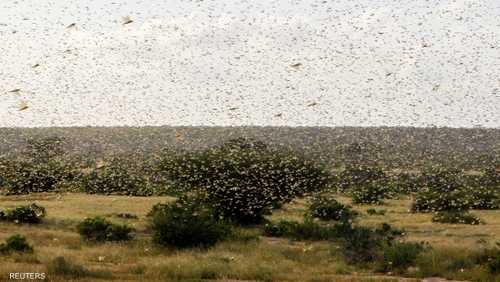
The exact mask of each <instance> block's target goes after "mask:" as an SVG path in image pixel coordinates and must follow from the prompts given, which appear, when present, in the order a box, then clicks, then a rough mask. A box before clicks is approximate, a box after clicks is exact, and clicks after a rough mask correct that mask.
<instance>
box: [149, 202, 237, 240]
mask: <svg viewBox="0 0 500 282" xmlns="http://www.w3.org/2000/svg"><path fill="white" fill-rule="evenodd" d="M153 210H154V211H152V216H153V220H152V221H153V222H152V229H153V241H154V243H156V244H159V245H163V246H173V247H178V248H190V247H211V246H213V245H215V244H216V243H217V242H219V241H221V240H224V239H226V238H227V237H228V236H230V235H231V232H232V229H231V226H230V225H229V224H228V223H227V222H226V221H224V220H223V219H220V218H219V217H218V216H216V215H214V213H213V211H212V210H211V209H210V208H207V207H204V206H203V205H200V204H199V202H198V201H196V200H193V201H191V200H190V199H189V198H180V199H179V200H177V201H176V202H175V203H170V204H162V205H157V206H155V208H154V209H153Z"/></svg>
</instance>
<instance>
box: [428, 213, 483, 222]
mask: <svg viewBox="0 0 500 282" xmlns="http://www.w3.org/2000/svg"><path fill="white" fill-rule="evenodd" d="M432 221H433V222H439V223H451V224H471V225H477V224H481V223H482V222H481V220H480V219H479V218H478V217H477V216H475V215H473V214H470V213H468V212H464V211H440V212H436V213H435V214H434V216H433V217H432Z"/></svg>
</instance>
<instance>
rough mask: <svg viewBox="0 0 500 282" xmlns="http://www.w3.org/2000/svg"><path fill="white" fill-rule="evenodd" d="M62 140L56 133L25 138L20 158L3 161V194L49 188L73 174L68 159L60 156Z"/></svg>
mask: <svg viewBox="0 0 500 282" xmlns="http://www.w3.org/2000/svg"><path fill="white" fill-rule="evenodd" d="M63 143H64V142H63V140H62V139H61V138H58V137H47V138H33V139H29V140H27V145H26V149H25V151H26V152H25V154H24V156H25V157H24V158H23V159H11V160H9V161H6V162H5V161H4V162H3V164H2V165H1V168H0V174H1V175H2V176H1V177H0V178H1V182H2V186H3V187H4V188H5V190H4V193H5V194H7V195H19V194H28V193H36V192H50V191H54V190H56V189H57V188H58V184H59V183H62V182H63V181H64V180H70V179H72V178H73V176H74V174H73V171H72V168H71V166H70V164H69V163H68V162H64V161H63V160H62V159H61V156H62V154H63Z"/></svg>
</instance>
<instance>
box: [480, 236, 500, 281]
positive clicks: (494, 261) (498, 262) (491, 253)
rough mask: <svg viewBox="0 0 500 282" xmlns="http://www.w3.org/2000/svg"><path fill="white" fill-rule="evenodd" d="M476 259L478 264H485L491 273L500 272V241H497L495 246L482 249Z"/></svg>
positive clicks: (496, 273)
mask: <svg viewBox="0 0 500 282" xmlns="http://www.w3.org/2000/svg"><path fill="white" fill-rule="evenodd" d="M474 260H475V262H476V263H478V264H481V265H485V266H486V268H487V269H488V272H489V273H491V274H494V275H498V274H500V243H497V247H495V248H490V249H485V250H482V251H481V253H479V254H478V255H476V257H475V258H474Z"/></svg>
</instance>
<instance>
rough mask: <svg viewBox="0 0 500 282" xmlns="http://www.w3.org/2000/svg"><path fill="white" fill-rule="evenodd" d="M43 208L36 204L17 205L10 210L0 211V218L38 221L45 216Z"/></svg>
mask: <svg viewBox="0 0 500 282" xmlns="http://www.w3.org/2000/svg"><path fill="white" fill-rule="evenodd" d="M45 215H46V212H45V208H44V207H42V206H39V205H37V204H31V205H29V206H19V207H16V208H14V209H11V210H6V211H2V212H0V220H6V221H12V222H15V223H31V224H36V223H40V222H41V221H42V219H43V218H44V217H45Z"/></svg>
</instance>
